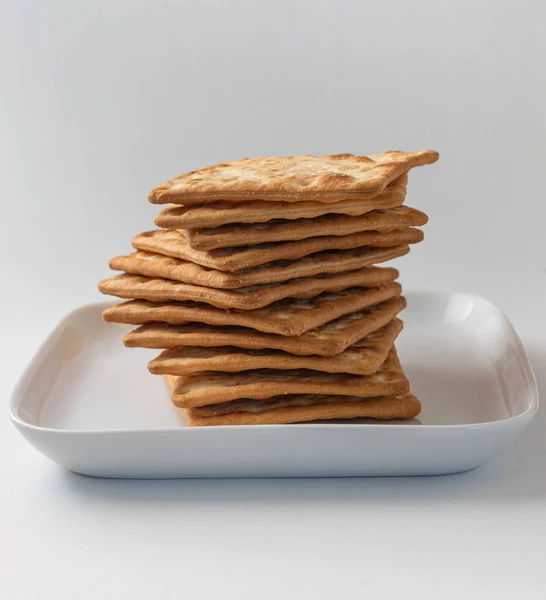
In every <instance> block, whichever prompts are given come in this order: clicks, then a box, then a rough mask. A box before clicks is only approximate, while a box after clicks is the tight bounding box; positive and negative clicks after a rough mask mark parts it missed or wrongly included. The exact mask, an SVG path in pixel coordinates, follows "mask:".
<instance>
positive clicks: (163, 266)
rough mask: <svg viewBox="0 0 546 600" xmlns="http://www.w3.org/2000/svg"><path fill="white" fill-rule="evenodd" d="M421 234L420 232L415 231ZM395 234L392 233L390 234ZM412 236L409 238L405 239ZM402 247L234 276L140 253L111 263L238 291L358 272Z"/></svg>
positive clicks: (328, 255) (308, 259) (319, 257)
mask: <svg viewBox="0 0 546 600" xmlns="http://www.w3.org/2000/svg"><path fill="white" fill-rule="evenodd" d="M414 231H417V232H418V233H421V232H419V230H414ZM387 235H392V234H387ZM407 239H409V236H406V240H407ZM402 248H403V247H402V246H401V245H398V246H390V247H388V248H373V247H361V248H354V249H351V250H334V251H331V252H326V251H325V252H318V253H316V254H313V255H310V256H305V257H303V258H300V259H299V260H296V261H275V262H272V263H267V264H265V265H263V266H261V267H253V268H251V269H244V270H241V271H236V272H234V273H226V272H224V271H217V270H216V269H210V268H208V267H203V266H201V265H196V264H194V263H192V262H189V261H184V260H180V259H178V258H171V257H169V256H163V255H162V254H156V253H153V252H143V251H140V250H139V251H137V252H133V253H132V254H128V255H126V256H117V257H115V258H113V259H112V260H111V261H110V268H111V269H114V270H118V271H125V272H127V273H132V274H133V275H144V276H146V277H159V278H162V279H170V280H173V281H181V282H183V283H189V284H194V285H199V286H205V287H209V288H221V289H237V288H248V287H250V286H256V285H262V284H273V283H277V282H287V281H289V280H296V279H299V278H307V277H312V276H314V275H319V274H320V273H341V272H343V271H355V270H357V269H361V268H362V267H365V266H369V265H373V264H377V263H380V262H383V261H386V260H390V259H391V258H396V257H397V256H400V255H401V252H402Z"/></svg>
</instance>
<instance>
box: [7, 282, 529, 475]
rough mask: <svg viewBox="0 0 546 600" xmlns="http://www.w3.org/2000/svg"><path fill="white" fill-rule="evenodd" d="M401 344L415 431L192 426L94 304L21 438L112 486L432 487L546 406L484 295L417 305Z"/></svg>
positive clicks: (140, 353)
mask: <svg viewBox="0 0 546 600" xmlns="http://www.w3.org/2000/svg"><path fill="white" fill-rule="evenodd" d="M406 297H407V298H408V308H407V309H406V310H405V311H404V313H403V319H404V321H405V328H404V331H403V332H402V334H401V336H400V338H399V341H398V343H397V346H398V349H399V353H400V357H401V360H402V364H403V365H404V367H405V370H406V372H407V375H408V377H409V379H410V382H411V386H412V392H413V393H414V394H415V395H417V396H418V397H419V398H420V400H421V402H422V403H423V412H422V413H421V415H419V417H418V418H417V419H414V420H412V421H410V422H388V423H375V422H372V421H366V420H359V421H348V422H345V423H308V424H301V425H262V426H251V427H249V426H247V427H241V426H237V427H204V428H188V427H186V426H185V424H184V421H183V419H182V415H181V412H180V411H179V410H178V409H176V408H175V407H174V406H173V405H172V404H171V402H170V397H169V391H168V389H167V387H166V384H165V382H164V380H163V378H162V377H158V376H154V375H150V374H149V373H148V371H147V369H146V363H147V362H148V361H149V360H150V359H151V358H152V357H153V356H155V355H157V353H158V351H157V350H144V349H128V348H125V347H124V346H123V344H122V342H121V338H122V336H123V334H124V333H125V332H126V331H128V330H130V329H131V327H129V326H124V325H115V324H111V323H104V322H103V321H102V320H101V317H100V314H101V311H102V310H103V309H104V308H106V307H107V306H109V304H106V303H105V304H90V305H86V306H82V307H81V308H78V309H77V310H75V311H73V312H71V313H70V314H69V315H67V316H66V317H65V318H64V319H63V321H62V322H61V323H60V324H59V325H58V326H57V328H56V329H55V331H53V333H52V334H51V335H50V336H49V337H48V338H47V339H46V341H45V342H44V343H43V344H42V346H41V348H40V349H39V350H38V352H37V354H36V356H35V357H34V359H33V360H32V361H31V363H30V365H29V366H28V367H27V369H26V371H25V372H24V373H23V375H22V376H21V379H20V381H19V383H18V385H17V386H16V388H15V390H14V393H13V396H12V401H11V407H10V416H11V419H12V420H13V422H14V424H15V426H16V427H17V428H18V429H19V431H20V432H21V433H22V434H23V435H24V436H25V437H26V438H27V439H28V440H29V441H30V443H31V444H33V445H34V446H35V447H36V448H37V449H38V450H39V451H40V452H42V453H43V454H44V455H46V456H47V457H49V458H50V459H51V460H53V461H55V462H57V463H58V464H60V465H63V466H64V467H66V468H67V469H70V470H72V471H76V472H78V473H83V474H86V475H94V476H101V477H146V478H148V477H149V478H155V477H283V476H288V477H314V476H321V477H323V476H363V475H432V474H441V473H454V472H459V471H464V470H468V469H472V468H474V467H476V466H478V465H479V464H481V463H482V462H484V461H486V460H488V459H490V458H491V457H493V456H494V455H495V454H496V453H497V452H499V451H500V450H502V449H503V448H505V447H506V446H507V445H509V444H510V443H512V442H513V441H514V440H515V439H516V438H517V437H518V436H519V435H520V434H521V433H522V432H523V430H524V429H525V427H526V426H527V425H528V424H529V422H530V421H531V419H532V418H533V416H534V415H535V413H536V410H537V408H538V393H537V387H536V382H535V378H534V375H533V373H532V370H531V366H530V364H529V361H528V359H527V356H526V354H525V351H524V349H523V347H522V345H521V342H520V340H519V339H518V337H517V334H516V333H515V331H514V329H513V328H512V326H511V325H510V323H509V322H508V320H507V319H506V317H504V315H503V314H502V313H501V312H500V311H499V310H498V309H497V308H495V306H493V305H492V304H491V303H490V302H488V301H487V300H485V299H483V298H480V297H477V296H473V295H470V294H459V293H456V294H437V293H430V292H412V293H408V294H406Z"/></svg>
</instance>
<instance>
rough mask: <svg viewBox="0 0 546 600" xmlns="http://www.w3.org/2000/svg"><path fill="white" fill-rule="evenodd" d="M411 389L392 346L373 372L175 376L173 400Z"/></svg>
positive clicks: (190, 403) (200, 402)
mask: <svg viewBox="0 0 546 600" xmlns="http://www.w3.org/2000/svg"><path fill="white" fill-rule="evenodd" d="M408 392H409V382H408V380H407V378H406V376H405V375H404V371H403V370H402V367H401V365H400V361H399V360H398V356H397V354H396V350H395V348H394V347H393V348H392V350H391V351H390V352H389V354H388V356H387V359H386V360H385V362H384V363H383V364H382V365H381V366H380V367H379V369H378V370H377V371H376V372H375V373H373V374H372V375H348V374H347V373H322V372H320V371H309V370H306V369H293V370H290V371H288V370H287V371H281V370H275V369H257V370H254V371H241V372H239V373H226V372H222V371H201V372H198V373H193V374H191V375H178V376H175V380H174V383H173V394H172V401H173V403H174V404H175V405H176V406H180V407H182V408H193V407H195V406H205V405H208V404H219V403H221V402H229V401H231V400H238V399H241V398H251V399H254V400H262V399H263V398H271V397H272V396H281V395H284V394H334V395H339V396H358V397H361V398H367V397H372V396H399V395H402V394H406V393H408Z"/></svg>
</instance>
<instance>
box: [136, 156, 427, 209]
mask: <svg viewBox="0 0 546 600" xmlns="http://www.w3.org/2000/svg"><path fill="white" fill-rule="evenodd" d="M437 160H438V153H437V152H434V151H433V150H424V151H422V152H398V151H390V152H384V153H383V154H374V155H371V156H354V155H352V154H334V155H329V156H312V155H305V156H268V157H263V158H244V159H242V160H235V161H231V162H226V163H220V164H217V165H212V166H210V167H206V168H204V169H200V170H198V171H191V172H189V173H185V174H183V175H179V176H178V177H175V178H174V179H170V180H169V181H166V182H165V183H163V184H161V185H160V186H158V187H156V188H154V189H153V190H152V191H151V192H150V193H149V194H148V200H149V201H150V202H152V203H153V204H168V203H173V204H184V205H187V204H204V203H205V202H207V201H209V200H216V199H220V200H226V201H235V202H237V201H241V200H249V199H252V198H258V199H260V200H282V201H285V202H299V201H301V200H318V201H319V202H339V201H340V200H345V199H347V198H351V197H354V196H355V195H358V196H359V197H360V198H362V199H365V198H371V197H373V196H377V195H378V194H380V193H381V192H382V191H383V190H385V188H386V187H387V185H388V184H389V183H391V181H393V180H394V179H396V178H397V177H399V176H400V175H402V174H404V173H407V172H408V171H409V170H410V169H412V168H414V167H418V166H422V165H427V164H431V163H434V162H436V161H437Z"/></svg>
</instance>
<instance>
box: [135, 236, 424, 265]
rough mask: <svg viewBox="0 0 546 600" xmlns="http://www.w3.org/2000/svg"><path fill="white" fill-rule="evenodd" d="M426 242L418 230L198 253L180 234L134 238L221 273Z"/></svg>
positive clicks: (145, 247)
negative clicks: (325, 253)
mask: <svg viewBox="0 0 546 600" xmlns="http://www.w3.org/2000/svg"><path fill="white" fill-rule="evenodd" d="M422 239H423V233H422V232H421V231H419V230H418V229H410V228H404V229H395V230H394V231H389V232H386V233H383V232H374V231H368V232H363V233H354V234H352V235H339V236H323V237H312V238H309V239H303V240H297V241H289V242H281V243H265V244H258V245H256V246H251V247H234V248H219V249H216V250H196V249H194V248H192V247H191V246H190V244H189V242H188V240H187V239H186V237H185V236H184V235H183V234H182V233H181V232H180V231H165V230H156V231H148V232H144V233H141V234H139V235H137V236H135V237H134V238H133V239H132V244H133V246H134V247H135V248H136V249H137V250H142V251H145V252H152V253H156V254H163V255H164V256H170V257H172V258H178V259H181V260H187V261H189V262H193V263H195V264H197V265H202V266H204V267H209V268H211V269H216V270H218V271H229V272H233V271H240V270H242V269H249V268H251V267H257V266H259V265H263V264H265V263H271V262H275V261H278V260H297V259H299V258H303V257H304V256H309V255H310V254H316V253H317V252H323V251H325V250H330V251H331V250H350V249H353V248H358V247H362V246H368V245H369V246H372V247H376V248H380V247H386V248H387V247H390V246H396V245H398V244H416V243H418V242H420V241H421V240H422Z"/></svg>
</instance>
